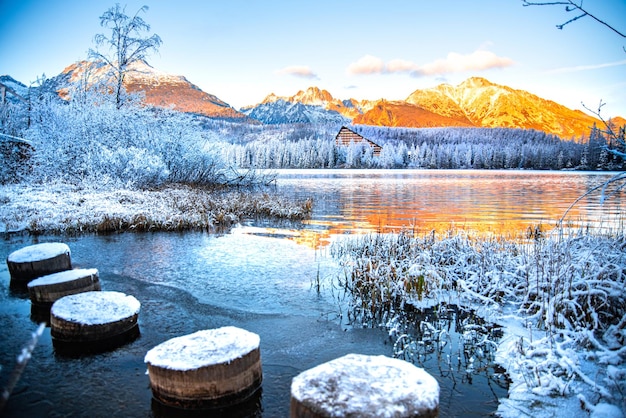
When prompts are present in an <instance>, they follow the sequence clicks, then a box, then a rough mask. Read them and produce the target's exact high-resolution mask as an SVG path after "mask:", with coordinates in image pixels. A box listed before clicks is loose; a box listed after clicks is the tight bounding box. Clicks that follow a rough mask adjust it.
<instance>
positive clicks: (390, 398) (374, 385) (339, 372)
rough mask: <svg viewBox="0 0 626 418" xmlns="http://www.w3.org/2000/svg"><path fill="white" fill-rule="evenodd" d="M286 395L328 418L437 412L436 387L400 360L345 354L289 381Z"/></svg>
mask: <svg viewBox="0 0 626 418" xmlns="http://www.w3.org/2000/svg"><path fill="white" fill-rule="evenodd" d="M291 395H292V397H294V398H295V399H297V400H298V401H299V402H300V403H302V404H304V405H315V407H316V408H319V409H321V410H323V411H324V413H325V414H326V415H328V416H332V417H338V416H359V417H370V416H377V417H383V416H385V417H387V416H388V417H394V416H416V415H420V414H423V413H427V412H429V411H433V410H435V409H437V408H438V405H439V384H438V383H437V380H435V378H434V377H432V376H431V375H429V374H428V373H427V372H425V371H424V370H423V369H421V368H418V367H416V366H414V365H413V364H411V363H408V362H406V361H403V360H398V359H393V358H389V357H386V356H366V355H360V354H348V355H345V356H343V357H340V358H338V359H335V360H332V361H329V362H327V363H324V364H321V365H319V366H317V367H314V368H312V369H309V370H306V371H304V372H302V373H300V374H299V375H297V376H296V377H294V379H293V380H292V384H291Z"/></svg>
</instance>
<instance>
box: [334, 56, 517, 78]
mask: <svg viewBox="0 0 626 418" xmlns="http://www.w3.org/2000/svg"><path fill="white" fill-rule="evenodd" d="M513 64H514V62H513V60H512V59H510V58H506V57H499V56H497V55H496V54H494V53H493V52H491V51H486V50H482V49H479V50H476V51H474V52H472V53H471V54H465V55H462V54H459V53H457V52H450V53H449V54H448V56H447V57H446V58H442V59H438V60H435V61H433V62H429V63H426V64H422V65H419V64H416V63H414V62H412V61H407V60H403V59H394V60H391V61H389V62H387V63H386V64H385V62H384V61H383V60H382V59H380V58H378V57H374V56H372V55H365V56H363V57H361V58H360V59H359V60H357V61H356V62H353V63H352V64H350V65H349V66H348V68H347V70H346V71H347V73H348V74H393V73H408V74H411V75H414V76H424V75H444V74H450V73H461V72H465V71H482V70H488V69H490V68H504V67H509V66H511V65H513Z"/></svg>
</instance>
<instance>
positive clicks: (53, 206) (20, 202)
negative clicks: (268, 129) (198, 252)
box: [0, 183, 305, 233]
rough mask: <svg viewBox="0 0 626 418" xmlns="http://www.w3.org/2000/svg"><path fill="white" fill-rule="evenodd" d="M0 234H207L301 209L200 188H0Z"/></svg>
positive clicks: (256, 195) (259, 196) (258, 196)
mask: <svg viewBox="0 0 626 418" xmlns="http://www.w3.org/2000/svg"><path fill="white" fill-rule="evenodd" d="M0 202H2V203H1V204H0V233H3V232H17V231H28V232H31V233H80V232H97V231H98V228H99V227H100V226H106V225H108V224H112V225H122V226H123V227H120V228H119V229H120V230H130V231H133V230H139V231H141V230H180V229H184V228H183V227H188V228H187V229H210V228H211V227H213V226H215V225H219V224H220V223H222V224H228V220H231V221H233V222H235V221H238V220H239V219H241V218H242V217H244V216H250V215H251V214H255V213H256V214H265V213H268V214H270V215H271V216H276V217H281V218H289V217H291V218H293V219H295V218H301V217H302V216H304V214H305V208H304V207H303V204H298V203H294V202H292V201H289V200H287V199H285V198H283V197H281V196H274V197H272V198H268V197H267V195H264V193H262V192H246V191H242V190H232V191H228V192H224V193H211V192H208V191H206V190H203V189H201V188H192V187H187V186H168V187H164V188H161V189H156V190H132V189H115V188H112V189H111V188H107V187H102V188H97V187H89V186H71V185H67V184H63V183H56V184H46V185H37V184H9V185H0Z"/></svg>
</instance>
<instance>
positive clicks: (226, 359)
mask: <svg viewBox="0 0 626 418" xmlns="http://www.w3.org/2000/svg"><path fill="white" fill-rule="evenodd" d="M259 344H260V338H259V336H258V335H257V334H254V333H252V332H249V331H246V330H243V329H241V328H237V327H232V326H229V327H222V328H217V329H209V330H202V331H198V332H195V333H193V334H189V335H184V336H182V337H176V338H172V339H170V340H168V341H165V342H164V343H161V344H159V345H157V346H156V347H154V348H153V349H152V350H150V351H148V353H147V354H146V357H145V359H144V362H146V363H149V364H150V365H152V366H156V367H160V368H164V369H170V370H182V371H184V370H195V369H199V368H201V367H206V366H212V365H216V364H222V363H230V362H231V361H232V360H235V359H237V358H240V357H243V356H244V355H246V354H248V353H249V352H251V351H253V350H255V349H257V348H258V347H259Z"/></svg>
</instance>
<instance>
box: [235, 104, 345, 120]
mask: <svg viewBox="0 0 626 418" xmlns="http://www.w3.org/2000/svg"><path fill="white" fill-rule="evenodd" d="M242 111H243V113H244V114H245V115H247V116H249V117H250V118H252V119H256V120H258V121H259V122H262V123H265V124H268V125H275V124H283V123H315V124H322V123H323V124H337V125H343V124H347V123H349V122H350V119H348V118H346V117H344V116H342V115H341V114H339V113H338V112H337V111H334V110H326V109H324V108H322V107H321V106H317V105H311V104H304V103H300V102H288V101H285V100H284V99H281V98H278V99H277V100H274V101H269V102H263V103H260V104H258V105H256V106H254V107H249V108H247V109H242Z"/></svg>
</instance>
